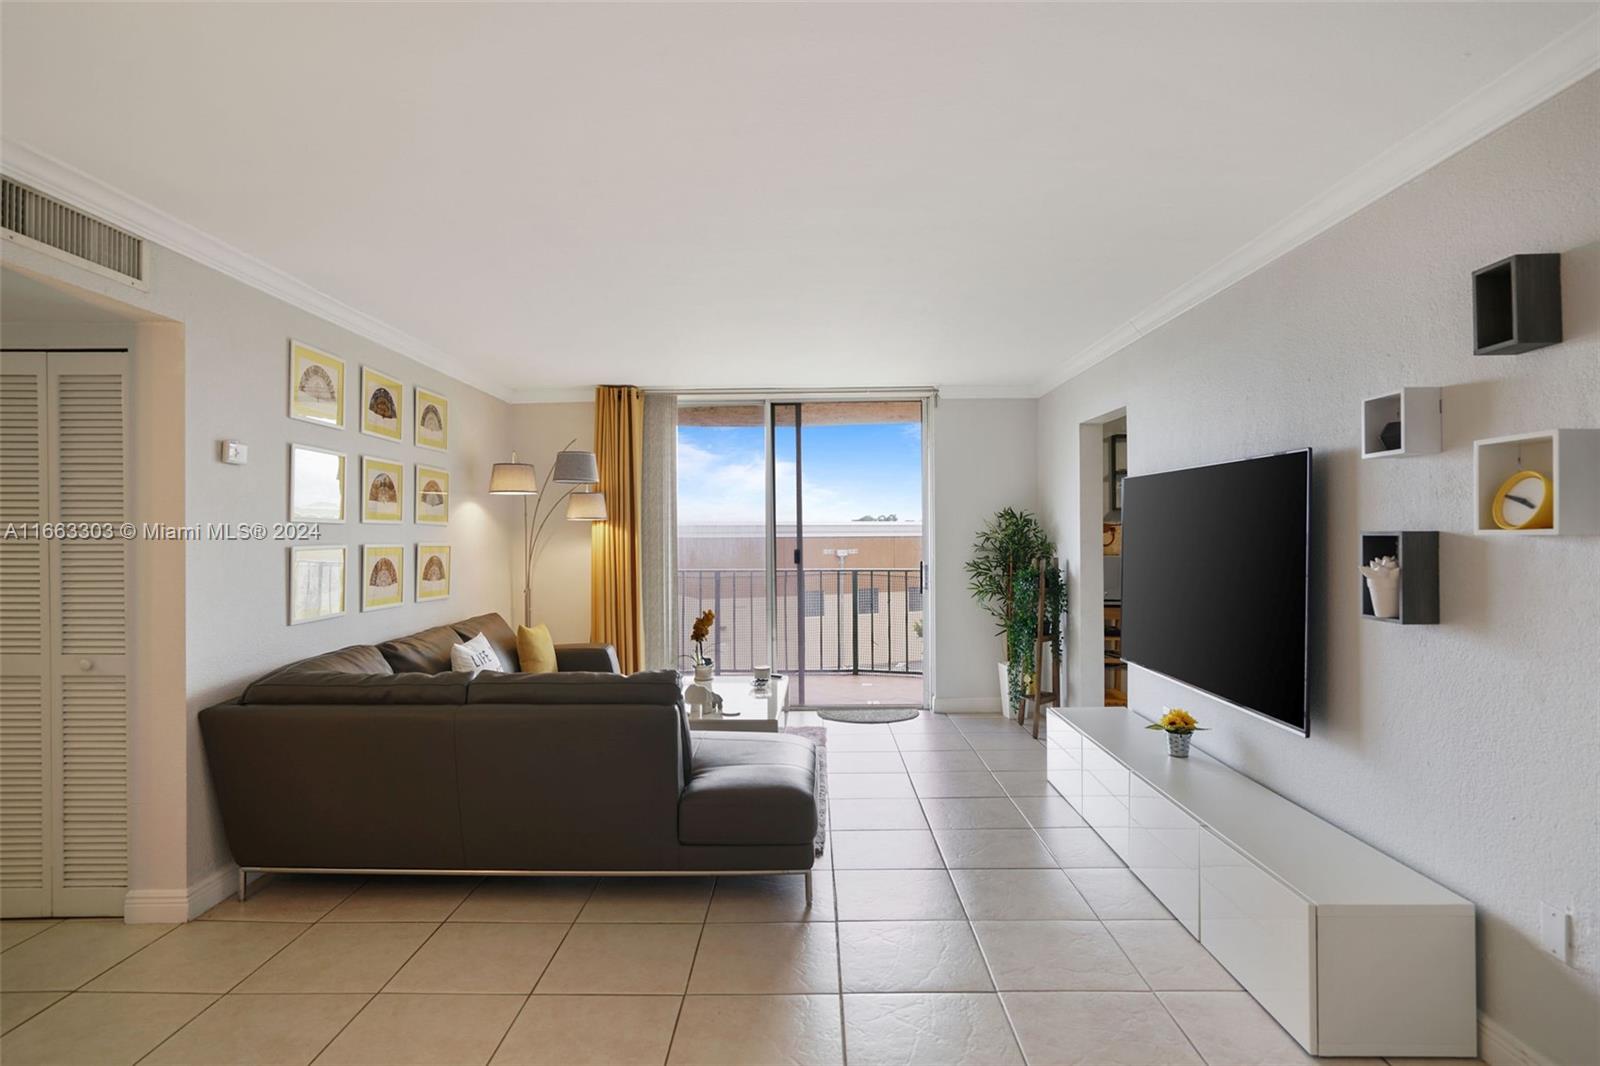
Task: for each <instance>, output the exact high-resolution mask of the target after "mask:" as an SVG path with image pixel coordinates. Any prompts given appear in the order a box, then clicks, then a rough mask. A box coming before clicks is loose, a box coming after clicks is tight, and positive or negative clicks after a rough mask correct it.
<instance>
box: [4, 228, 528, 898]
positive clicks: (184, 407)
mask: <svg viewBox="0 0 1600 1066" xmlns="http://www.w3.org/2000/svg"><path fill="white" fill-rule="evenodd" d="M150 251H151V256H150V267H151V269H150V274H149V280H150V289H149V291H148V292H140V291H138V290H135V289H132V288H129V287H127V286H125V285H121V284H119V283H116V282H113V281H109V280H106V279H102V278H100V277H99V276H98V275H95V274H92V273H89V272H87V271H83V270H81V269H78V268H76V267H74V266H71V265H69V264H65V263H62V262H60V261H59V260H56V259H53V258H51V257H49V256H45V255H42V254H40V253H38V252H35V251H32V250H30V249H26V248H20V247H15V246H13V245H11V244H10V243H9V242H7V245H6V247H5V248H4V257H5V260H6V261H7V262H8V263H13V264H15V265H18V266H20V267H23V268H25V269H27V270H29V271H32V272H34V273H37V274H42V275H44V276H46V277H52V278H58V279H61V280H64V281H67V282H69V283H71V284H72V285H74V286H79V287H81V288H83V289H87V290H90V291H91V292H94V293H99V294H102V295H105V296H108V297H111V298H113V299H115V300H118V301H120V302H122V303H125V304H129V305H132V306H134V307H136V308H139V309H141V310H143V311H145V312H149V313H153V314H157V315H161V316H165V317H166V318H169V319H172V320H174V321H176V322H178V323H181V324H182V328H183V337H184V361H183V368H182V377H181V386H182V387H181V390H180V389H178V387H177V382H178V381H179V379H178V378H177V376H176V375H175V374H168V375H167V376H166V377H164V378H163V379H162V380H164V381H165V382H166V383H167V386H168V388H169V389H172V390H173V393H174V394H173V395H169V396H167V397H166V401H165V405H164V408H163V410H164V412H165V415H166V416H167V417H170V418H177V419H181V420H182V421H183V423H184V427H185V435H184V438H183V447H184V448H185V449H186V462H185V464H184V465H183V466H179V467H177V468H176V470H175V471H174V472H173V474H174V476H178V477H181V478H182V479H183V481H184V501H185V509H184V520H185V521H186V522H188V523H190V524H196V523H199V524H204V523H211V522H227V523H240V522H262V523H268V524H270V523H272V522H278V521H283V520H285V519H286V518H287V508H288V445H289V443H290V442H291V441H295V442H301V443H305V444H311V445H316V446H318V447H322V448H330V449H335V450H339V451H343V452H345V453H346V454H347V455H348V456H349V457H350V463H349V471H350V473H349V477H350V478H351V480H352V482H353V481H354V480H356V479H357V478H358V475H359V467H360V457H361V456H362V455H363V454H368V455H380V456H384V457H387V458H396V459H400V460H402V461H403V462H405V463H406V464H407V468H408V469H407V472H408V475H409V474H410V473H411V467H412V466H413V464H415V463H417V462H423V463H426V464H428V465H432V466H443V467H445V468H447V469H448V470H449V471H450V473H451V518H450V524H449V526H448V527H445V528H444V529H442V530H441V529H439V528H438V527H433V526H418V525H415V524H413V523H410V522H408V523H407V524H404V525H399V526H373V525H362V524H360V523H359V522H357V521H355V520H354V519H355V518H356V517H357V514H358V513H352V515H351V521H349V522H347V523H346V524H344V525H329V526H324V527H323V530H324V538H323V540H322V543H329V544H346V545H349V546H350V548H351V556H350V565H351V576H350V585H349V588H348V590H347V593H348V595H349V597H350V599H349V604H348V607H349V610H348V613H347V614H345V615H344V616H343V617H341V618H337V619H331V620H328V621H324V622H316V623H312V624H308V625H299V626H293V627H291V626H289V625H287V619H286V616H287V607H286V596H287V585H288V577H287V568H288V548H287V544H286V543H284V542H274V541H270V540H268V541H264V542H257V543H241V542H232V543H222V542H197V543H189V544H187V545H185V574H186V591H185V610H184V612H183V614H182V615H181V616H179V617H172V618H168V619H165V620H164V624H166V625H168V626H180V627H182V629H183V631H184V633H185V634H186V645H187V666H186V670H187V679H186V683H185V690H186V702H187V716H188V722H187V728H186V730H185V737H186V744H187V750H186V751H185V752H183V753H182V755H181V756H179V755H178V754H176V753H166V757H165V758H163V759H162V760H161V765H163V766H166V767H168V768H169V770H170V772H174V773H176V772H179V768H180V767H181V768H184V769H183V771H182V772H184V773H186V776H187V794H188V798H187V808H188V811H187V822H188V826H187V856H188V858H187V877H188V886H185V885H140V886H136V887H138V888H140V889H141V890H157V889H164V890H168V891H176V890H180V889H184V888H186V887H189V886H196V885H203V884H207V883H208V879H209V878H211V876H212V875H214V874H217V873H218V872H219V871H221V872H225V871H226V870H227V869H228V868H229V867H230V866H231V859H230V857H229V854H228V849H227V844H226V841H225V840H224V838H223V835H222V831H221V825H220V821H219V819H218V817H217V814H216V809H215V803H214V800H213V798H212V793H211V786H210V781H209V779H208V777H207V775H206V772H205V759H204V754H203V752H202V750H201V747H200V737H199V730H198V727H197V723H196V718H195V716H196V715H197V714H198V712H199V711H200V710H201V709H202V708H204V707H206V706H209V705H210V704H212V703H216V702H218V701H220V700H224V699H228V698H230V697H233V696H236V695H238V693H239V692H240V691H241V690H242V689H243V688H244V686H245V685H246V684H247V683H248V682H249V681H251V680H252V679H254V678H255V677H258V676H260V675H261V674H263V673H265V672H266V671H268V670H270V669H272V668H274V667H276V666H280V665H283V664H285V663H288V662H290V661H292V660H294V659H298V658H302V657H305V656H307V655H312V654H315V653H317V652H321V651H325V650H329V649H332V648H338V647H342V646H344V645H347V644H356V643H370V642H374V641H380V640H384V639H387V638H389V637H393V636H399V635H402V634H405V633H410V632H413V631H415V630H418V629H422V628H424V627H426V626H429V625H437V624H440V623H444V622H449V621H453V620H456V619H459V618H464V617H467V616H469V615H473V614H479V613H482V612H485V611H500V612H502V613H505V614H507V616H508V617H509V616H510V613H511V606H512V600H511V587H512V582H511V577H510V562H511V558H512V538H511V535H510V534H509V531H510V530H511V528H512V527H511V522H512V521H513V519H514V510H513V505H512V504H510V503H508V502H507V501H505V500H503V499H495V498H492V497H489V496H488V495H487V493H486V491H485V490H486V489H487V487H488V481H489V466H490V464H491V463H493V462H494V461H495V460H497V459H499V458H501V457H502V456H504V455H506V454H507V453H509V451H510V448H511V438H510V432H509V429H510V405H509V404H506V403H504V402H502V401H500V400H498V399H495V398H493V397H491V396H488V395H486V394H484V393H482V392H479V391H478V390H476V389H473V388H470V387H468V386H466V385H463V384H461V383H459V382H456V381H453V380H452V379H450V378H448V377H446V376H444V375H443V374H440V373H437V372H435V371H432V370H429V369H427V368H425V367H422V366H420V365H418V364H416V363H414V362H412V361H411V360H409V359H407V358H405V357H403V356H400V355H397V354H395V353H394V352H392V351H389V350H387V349H385V348H382V347H380V346H378V345H376V344H374V343H372V342H370V341H367V340H364V339H363V338H361V337H358V336H355V335H354V334H351V333H349V332H347V331H345V330H343V329H340V328H338V327H335V326H333V325H331V324H329V323H327V322H326V321H324V320H322V319H320V318H317V317H316V316H314V315H311V314H309V313H307V312H304V311H301V310H299V309H297V308H294V307H292V306H290V305H287V304H285V303H283V302H281V301H279V300H277V299H275V298H273V297H270V296H268V295H266V294H264V293H262V292H260V291H259V290H257V289H254V288H251V287H249V286H246V285H244V284H242V283H240V282H237V281H234V280H233V279H231V278H229V277H226V276H225V275H223V274H220V273H218V272H216V271H214V270H211V269H209V268H207V267H204V266H201V265H200V264H198V263H195V262H193V261H192V260H189V259H186V258H184V257H182V256H179V255H176V254H173V253H171V252H168V251H166V250H165V249H162V248H151V250H150ZM291 337H293V338H296V339H298V340H303V341H305V342H307V343H309V344H312V345H315V346H317V347H319V348H322V349H324V350H325V351H329V352H332V353H333V354H335V355H338V356H339V357H340V358H342V359H344V360H345V363H346V385H347V394H348V398H347V410H346V428H345V429H343V430H335V429H330V428H327V427H322V426H315V425H310V424H308V423H304V422H296V421H293V420H291V419H289V417H288V416H287V409H288V398H287V392H286V390H287V381H288V342H289V338H291ZM363 364H368V365H372V366H375V367H378V368H380V369H382V370H383V371H385V372H386V373H388V374H390V375H392V376H394V377H397V378H399V379H400V380H401V381H402V382H403V383H404V384H405V385H406V386H407V390H408V395H409V390H410V387H411V386H414V385H422V386H424V387H425V388H428V389H430V390H433V391H436V392H439V393H442V394H443V395H445V396H446V397H448V398H449V400H450V403H451V412H450V413H451V438H452V439H451V446H450V450H449V452H448V453H440V452H433V451H428V450H426V449H419V448H417V447H415V446H414V445H413V444H411V443H410V440H411V437H412V433H411V431H410V430H409V429H408V430H407V433H406V438H407V442H406V443H404V444H392V443H389V442H387V441H383V440H380V439H378V438H375V437H367V436H363V435H361V434H360V433H359V432H358V431H357V429H356V426H357V424H358V423H357V420H356V412H357V405H358V402H359V401H358V400H357V399H356V395H357V391H358V383H359V374H360V368H361V366H362V365H363ZM408 411H409V408H408ZM135 432H136V434H140V433H142V432H143V431H142V430H139V429H137V428H136V430H135ZM225 438H234V439H238V440H242V441H244V442H245V443H246V444H247V445H249V447H250V461H249V463H248V465H246V466H227V465H224V464H223V463H221V462H220V461H219V460H218V458H217V442H218V441H220V440H222V439H225ZM136 462H137V460H136ZM185 468H186V469H185ZM349 491H350V494H351V501H352V503H353V501H354V499H355V489H353V488H351V489H349ZM407 493H408V495H410V493H411V486H410V482H409V480H408V483H407ZM413 513H414V507H413V504H412V503H410V502H408V503H407V505H406V514H407V517H408V518H410V517H412V515H413ZM435 539H439V540H444V541H448V542H449V543H450V544H451V546H452V547H453V548H454V553H453V565H454V571H455V572H454V574H453V589H452V595H451V598H450V599H449V600H446V601H443V602H440V603H430V604H425V605H424V604H417V603H414V602H412V601H411V595H412V590H413V585H412V577H411V576H408V577H407V582H406V584H407V602H406V603H405V605H404V606H403V607H400V608H396V609H391V610H386V611H380V612H374V613H370V614H363V613H361V611H360V609H359V606H360V604H359V597H358V596H357V595H356V594H357V592H358V586H357V583H356V579H355V576H354V574H355V572H356V570H357V569H358V568H359V547H360V545H361V544H363V543H403V544H405V545H406V546H407V547H408V549H409V548H412V547H413V546H414V545H415V544H416V543H417V542H418V541H420V540H430V541H431V540H435ZM407 561H408V565H414V562H413V560H412V559H411V558H410V556H408V559H407ZM141 580H142V578H141ZM158 711H159V709H158V708H150V707H142V706H135V707H134V708H133V713H134V714H135V715H136V716H141V715H148V714H153V713H158ZM139 765H141V764H140V763H138V762H136V764H135V766H136V769H137V768H138V766H139ZM134 817H135V818H136V819H137V818H138V817H139V811H138V810H137V809H136V810H135V812H134Z"/></svg>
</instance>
